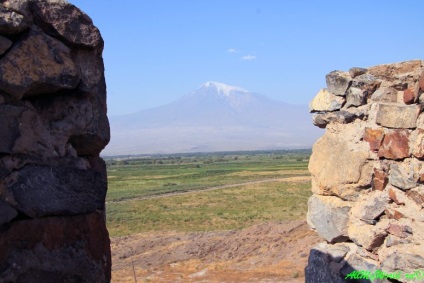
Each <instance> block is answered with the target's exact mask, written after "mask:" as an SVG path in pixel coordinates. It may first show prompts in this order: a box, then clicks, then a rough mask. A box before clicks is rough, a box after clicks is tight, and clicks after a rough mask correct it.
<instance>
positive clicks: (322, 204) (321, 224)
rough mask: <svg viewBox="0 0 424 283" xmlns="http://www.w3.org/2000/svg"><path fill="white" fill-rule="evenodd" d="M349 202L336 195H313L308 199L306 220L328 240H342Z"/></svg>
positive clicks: (345, 233) (345, 232)
mask: <svg viewBox="0 0 424 283" xmlns="http://www.w3.org/2000/svg"><path fill="white" fill-rule="evenodd" d="M350 208H351V203H350V202H347V201H342V200H341V199H339V198H338V197H333V196H319V195H313V196H311V197H310V198H309V201H308V214H307V222H308V224H309V226H311V227H312V228H313V229H315V230H316V231H317V233H318V234H319V235H320V237H322V238H324V239H325V240H327V241H328V242H332V243H335V242H343V241H345V240H346V239H348V237H347V222H348V220H349V211H350Z"/></svg>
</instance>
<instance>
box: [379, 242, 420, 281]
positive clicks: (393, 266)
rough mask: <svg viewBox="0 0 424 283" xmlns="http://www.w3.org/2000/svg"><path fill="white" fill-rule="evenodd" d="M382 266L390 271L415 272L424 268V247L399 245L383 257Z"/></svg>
mask: <svg viewBox="0 0 424 283" xmlns="http://www.w3.org/2000/svg"><path fill="white" fill-rule="evenodd" d="M381 268H382V269H383V270H384V271H388V272H395V271H397V270H402V271H403V272H404V273H413V272H415V271H417V270H422V269H424V249H423V247H422V246H421V245H413V244H405V245H397V246H395V247H393V249H392V250H390V251H389V252H388V254H387V255H385V257H384V258H382V261H381ZM405 281H406V282H410V281H407V280H405ZM405 281H404V282H405ZM412 282H414V281H412ZM415 282H422V281H415Z"/></svg>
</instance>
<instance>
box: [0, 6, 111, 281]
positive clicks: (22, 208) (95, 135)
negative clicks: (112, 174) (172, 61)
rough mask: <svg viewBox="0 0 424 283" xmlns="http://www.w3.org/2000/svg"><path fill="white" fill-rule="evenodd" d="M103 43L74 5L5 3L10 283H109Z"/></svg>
mask: <svg viewBox="0 0 424 283" xmlns="http://www.w3.org/2000/svg"><path fill="white" fill-rule="evenodd" d="M102 51H103V40H102V37H101V35H100V33H99V31H98V29H97V28H96V27H95V26H93V23H92V21H91V19H90V18H89V17H88V16H87V15H86V14H84V13H83V12H81V11H80V10H79V9H78V8H76V7H75V6H73V5H71V4H68V3H66V2H65V1H46V0H26V1H25V0H10V1H0V282H109V281H110V266H111V260H110V242H109V236H108V232H107V230H106V226H105V213H104V209H105V195H106V189H107V179H106V166H105V163H104V161H103V160H102V159H101V158H100V157H99V153H100V151H101V150H102V149H103V148H104V147H105V146H106V144H107V143H108V142H109V124H108V119H107V116H106V85H105V79H104V67H103V59H102Z"/></svg>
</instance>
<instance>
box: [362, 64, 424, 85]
mask: <svg viewBox="0 0 424 283" xmlns="http://www.w3.org/2000/svg"><path fill="white" fill-rule="evenodd" d="M421 66H422V61H421V60H411V61H405V62H400V63H394V64H384V65H378V66H373V67H370V68H368V73H370V74H372V75H373V76H375V77H377V78H379V79H382V80H387V81H389V82H391V81H394V80H396V79H399V78H404V77H406V76H408V75H410V74H415V73H416V72H417V71H418V70H420V68H421Z"/></svg>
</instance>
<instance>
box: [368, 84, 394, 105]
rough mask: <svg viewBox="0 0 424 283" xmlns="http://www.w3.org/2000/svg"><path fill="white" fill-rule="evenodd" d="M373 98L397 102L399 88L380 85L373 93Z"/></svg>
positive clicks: (373, 99)
mask: <svg viewBox="0 0 424 283" xmlns="http://www.w3.org/2000/svg"><path fill="white" fill-rule="evenodd" d="M371 100H372V101H376V102H396V101H397V90H396V89H394V88H393V87H380V88H379V89H377V90H376V91H375V92H374V93H373V94H372V96H371Z"/></svg>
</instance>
